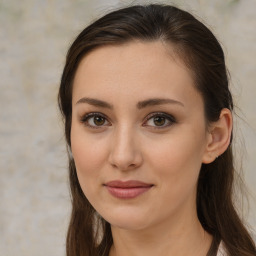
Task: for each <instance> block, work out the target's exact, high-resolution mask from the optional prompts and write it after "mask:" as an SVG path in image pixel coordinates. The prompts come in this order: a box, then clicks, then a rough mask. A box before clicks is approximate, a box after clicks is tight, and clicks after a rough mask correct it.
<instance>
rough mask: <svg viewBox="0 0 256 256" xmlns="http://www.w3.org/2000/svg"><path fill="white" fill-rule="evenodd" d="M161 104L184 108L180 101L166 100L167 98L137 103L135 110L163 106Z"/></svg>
mask: <svg viewBox="0 0 256 256" xmlns="http://www.w3.org/2000/svg"><path fill="white" fill-rule="evenodd" d="M163 104H177V105H180V106H182V107H184V104H183V103H182V102H180V101H177V100H173V99H168V98H163V99H162V98H152V99H148V100H143V101H139V102H138V103H137V108H138V109H142V108H145V107H149V106H156V105H163Z"/></svg>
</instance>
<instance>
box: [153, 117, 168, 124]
mask: <svg viewBox="0 0 256 256" xmlns="http://www.w3.org/2000/svg"><path fill="white" fill-rule="evenodd" d="M154 123H155V125H157V126H161V125H163V124H164V123H165V118H164V117H161V116H158V117H155V118H154Z"/></svg>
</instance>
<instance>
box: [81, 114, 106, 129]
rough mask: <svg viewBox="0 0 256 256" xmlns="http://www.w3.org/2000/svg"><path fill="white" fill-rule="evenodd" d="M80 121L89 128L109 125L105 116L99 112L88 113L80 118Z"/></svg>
mask: <svg viewBox="0 0 256 256" xmlns="http://www.w3.org/2000/svg"><path fill="white" fill-rule="evenodd" d="M81 122H82V123H83V124H84V125H86V126H89V127H91V128H96V129H97V128H101V127H102V126H109V125H110V123H109V122H108V121H107V119H106V117H105V116H104V115H102V114H101V113H89V114H86V115H84V116H83V117H82V118H81Z"/></svg>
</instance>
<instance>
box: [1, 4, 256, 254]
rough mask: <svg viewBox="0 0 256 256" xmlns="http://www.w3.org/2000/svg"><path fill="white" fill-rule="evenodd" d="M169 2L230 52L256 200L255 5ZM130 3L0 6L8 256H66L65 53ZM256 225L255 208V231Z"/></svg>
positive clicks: (253, 209) (3, 215)
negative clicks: (60, 95) (88, 28)
mask: <svg viewBox="0 0 256 256" xmlns="http://www.w3.org/2000/svg"><path fill="white" fill-rule="evenodd" d="M133 2H134V1H133ZM137 2H145V1H137ZM155 2H157V1H155ZM162 2H163V1H162ZM164 2H165V3H171V2H172V3H175V4H178V6H180V7H182V8H185V9H187V10H190V11H192V12H193V13H194V14H195V15H196V16H198V17H200V19H202V20H203V21H205V22H206V23H207V24H208V26H209V27H210V28H211V29H212V30H213V31H214V32H215V34H216V35H217V37H218V38H219V39H220V41H221V43H222V45H223V47H224V50H225V53H226V56H227V63H228V66H229V69H230V72H231V76H232V91H233V93H234V97H235V102H236V105H238V106H239V108H237V112H238V114H239V115H240V116H241V117H242V118H243V119H245V121H246V122H245V121H241V119H239V120H238V124H237V125H236V128H237V129H236V130H237V134H238V136H239V137H238V139H237V140H236V144H237V145H238V146H239V148H241V145H242V144H243V140H242V139H241V138H242V136H243V137H244V144H245V145H246V149H247V153H246V152H245V153H244V155H243V165H244V172H245V180H246V182H247V184H248V186H249V188H250V189H251V191H252V193H253V194H254V196H255V194H256V188H255V187H256V171H255V167H256V147H255V145H256V115H255V109H256V100H255V99H256V84H255V83H256V69H255V68H256V63H255V62H256V43H255V42H256V32H255V28H256V1H255V0H225V1H223V0H186V1H185V0H184V1H164ZM130 3H131V1H121V0H120V1H118V0H111V1H110V0H108V1H107V0H105V1H103V0H102V1H101V0H97V1H89V0H23V1H19V0H0V24H1V28H0V104H1V107H0V255H1V256H15V255H19V256H30V255H36V256H40V255H42V256H45V255H47V256H59V255H64V250H65V249H64V248H65V235H66V234H65V232H66V229H67V223H68V218H69V212H70V199H69V191H68V183H67V159H66V154H65V146H64V139H63V127H62V123H61V120H60V115H59V113H58V109H57V103H56V97H57V90H58V85H59V80H60V75H61V71H62V68H63V64H64V59H65V54H66V50H67V48H68V46H69V45H70V43H71V42H72V40H73V39H74V37H75V36H76V35H77V33H78V32H79V31H81V30H82V29H83V28H84V27H85V25H86V24H87V23H88V22H89V21H90V20H92V19H95V18H96V17H98V15H102V14H103V13H105V12H106V11H108V10H110V9H111V8H115V7H118V6H123V5H126V4H130ZM135 3H136V2H135ZM242 147H243V146H242ZM242 151H243V150H242ZM242 151H241V150H238V153H237V155H238V156H241V154H242V153H241V152H242ZM238 162H239V164H240V160H239V161H238ZM255 216H256V207H255V201H252V200H251V209H250V211H249V214H248V216H247V217H246V218H247V219H248V220H249V222H250V224H251V225H252V226H256V218H255Z"/></svg>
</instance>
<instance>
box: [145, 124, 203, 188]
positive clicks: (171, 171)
mask: <svg viewBox="0 0 256 256" xmlns="http://www.w3.org/2000/svg"><path fill="white" fill-rule="evenodd" d="M190 128H191V127H190ZM201 134H202V133H201ZM201 134H200V133H198V132H197V133H196V132H193V130H191V129H190V131H188V130H186V131H185V129H184V131H182V130H181V129H180V130H179V132H177V134H172V135H170V137H169V138H165V140H163V141H160V142H161V143H157V144H156V145H155V146H154V147H152V145H151V147H150V153H149V155H150V156H151V157H149V158H148V159H149V161H151V162H150V165H151V166H154V169H155V170H156V171H157V176H159V178H160V179H161V181H163V184H166V186H168V184H170V186H169V187H172V188H173V190H175V188H176V189H177V190H182V188H189V187H190V188H192V187H194V186H195V184H196V182H197V178H198V174H199V171H200V167H201V162H202V160H201V159H202V155H203V151H204V139H203V137H202V135H201Z"/></svg>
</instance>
